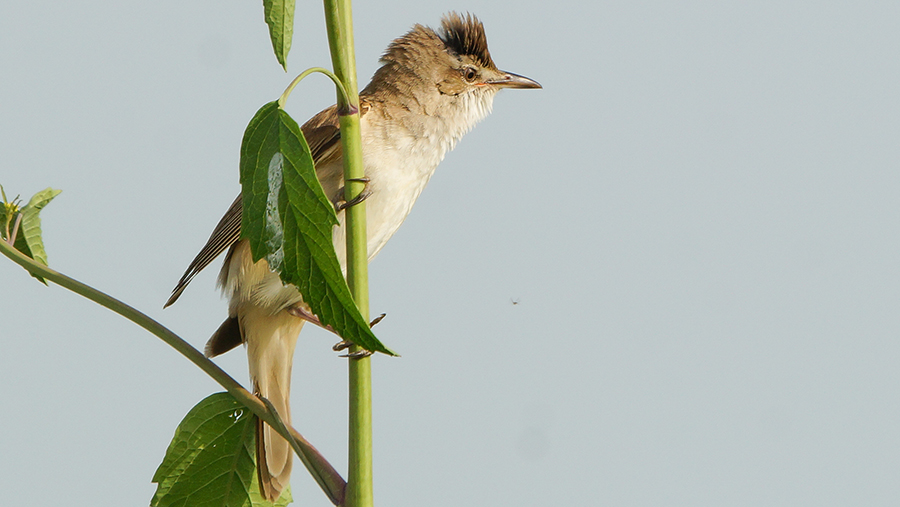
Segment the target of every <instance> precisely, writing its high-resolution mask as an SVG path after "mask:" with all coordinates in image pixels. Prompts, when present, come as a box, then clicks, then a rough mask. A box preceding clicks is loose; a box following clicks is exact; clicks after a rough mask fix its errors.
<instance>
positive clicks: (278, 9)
mask: <svg viewBox="0 0 900 507" xmlns="http://www.w3.org/2000/svg"><path fill="white" fill-rule="evenodd" d="M263 7H264V9H265V12H266V24H267V25H269V38H270V39H272V49H274V50H275V58H277V59H278V63H280V64H281V67H282V68H283V69H284V70H287V56H288V53H289V52H290V51H291V38H292V37H293V35H294V0H263Z"/></svg>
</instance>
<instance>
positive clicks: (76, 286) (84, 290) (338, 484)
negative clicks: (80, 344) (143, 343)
mask: <svg viewBox="0 0 900 507" xmlns="http://www.w3.org/2000/svg"><path fill="white" fill-rule="evenodd" d="M0 252H2V253H3V255H5V256H7V257H9V258H10V259H11V260H12V261H13V262H15V263H16V264H18V265H20V266H22V267H23V268H25V269H26V270H27V271H28V272H30V273H32V274H36V275H39V276H41V277H42V278H44V279H45V280H50V281H51V282H54V283H56V284H57V285H59V286H61V287H64V288H66V289H69V290H70V291H72V292H74V293H76V294H78V295H80V296H83V297H85V298H87V299H90V300H91V301H93V302H95V303H97V304H99V305H100V306H103V307H104V308H108V309H109V310H112V311H113V312H115V313H117V314H119V315H121V316H123V317H125V318H126V319H128V320H130V321H132V322H134V323H135V324H137V325H138V326H140V327H142V328H144V329H146V330H147V331H149V332H150V333H152V334H154V335H156V336H157V337H159V338H160V339H161V340H162V341H164V342H166V343H167V344H169V345H170V346H171V347H172V348H174V349H175V350H177V351H178V352H180V353H181V355H183V356H184V357H186V358H188V360H190V361H191V362H192V363H194V364H196V365H197V366H199V367H200V369H201V370H203V371H204V372H206V374H207V375H209V376H210V377H212V378H213V380H215V381H216V382H218V383H219V385H221V386H222V387H224V388H225V390H227V391H228V392H229V393H230V394H231V395H232V396H234V398H235V399H237V400H238V401H239V402H240V403H242V404H243V405H244V406H246V407H247V408H248V409H250V411H251V412H253V413H254V414H256V416H257V417H259V418H260V419H262V420H264V421H265V422H266V423H268V424H270V425H271V426H272V427H273V428H275V429H276V431H278V433H279V434H280V435H281V436H283V437H284V438H285V439H286V440H287V441H288V442H291V443H292V447H293V448H294V451H295V452H296V453H297V456H299V458H300V461H302V462H303V464H304V465H305V466H306V468H307V469H308V470H309V471H310V473H311V474H312V476H313V478H314V479H315V480H316V482H317V483H318V484H319V486H320V487H321V488H322V490H323V491H325V494H326V495H328V497H329V499H331V501H332V503H334V504H335V505H341V504H342V503H343V501H344V490H345V488H346V483H345V482H344V480H343V479H342V478H341V476H340V474H339V473H338V472H337V471H336V470H335V469H334V467H332V466H331V464H330V463H328V461H327V460H326V459H325V458H324V457H323V456H322V455H321V454H320V453H319V451H318V450H316V448H315V447H313V445H312V444H310V443H309V441H307V440H306V439H305V438H303V436H302V435H300V433H298V432H297V430H295V429H294V428H291V427H285V425H284V424H283V423H281V419H280V418H278V417H277V416H276V415H275V414H273V413H272V412H270V411H269V410H268V409H267V408H266V405H265V404H264V403H263V402H262V401H260V400H259V398H257V397H256V396H254V395H252V394H250V392H249V391H247V390H246V389H244V388H243V386H241V385H240V384H239V383H238V382H237V381H236V380H234V379H233V378H232V377H231V376H230V375H228V373H226V372H225V370H223V369H221V368H219V367H218V366H217V365H216V364H215V363H213V362H212V361H210V360H209V359H208V358H207V357H206V356H204V355H203V354H202V353H201V352H200V351H199V350H197V349H195V348H194V347H193V346H191V344H190V343H188V342H186V341H184V340H183V339H182V338H180V337H179V336H178V335H176V334H175V333H173V332H172V331H170V330H169V329H168V328H166V327H165V326H163V325H162V324H160V323H159V322H157V321H155V320H153V319H152V318H150V317H149V316H147V315H146V314H144V313H142V312H140V311H138V310H136V309H135V308H133V307H131V306H129V305H127V304H125V303H123V302H122V301H119V300H118V299H116V298H114V297H112V296H110V295H108V294H105V293H103V292H100V291H98V290H97V289H95V288H93V287H91V286H89V285H86V284H84V283H81V282H79V281H78V280H75V279H73V278H70V277H68V276H66V275H64V274H62V273H60V272H58V271H54V270H52V269H50V268H49V267H47V266H44V265H43V264H40V263H38V262H35V261H34V260H32V259H31V258H29V257H28V256H26V255H23V254H22V253H21V252H19V251H18V250H16V249H15V248H13V247H12V246H11V245H9V244H7V243H6V242H4V241H0ZM279 423H281V424H279Z"/></svg>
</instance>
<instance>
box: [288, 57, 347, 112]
mask: <svg viewBox="0 0 900 507" xmlns="http://www.w3.org/2000/svg"><path fill="white" fill-rule="evenodd" d="M314 72H318V73H319V74H325V75H326V76H328V78H329V79H331V81H332V82H333V83H334V85H335V86H336V87H337V90H338V96H340V97H342V100H343V101H344V102H345V103H347V104H349V103H350V97H348V96H347V92H346V91H345V90H344V84H343V83H341V80H340V79H338V77H337V76H335V75H334V73H332V72H331V71H330V70H328V69H323V68H322V67H310V68H308V69H306V70H304V71H303V72H301V73H300V75H298V76H297V77H295V78H294V80H293V81H291V84H289V85H288V87H287V88H286V89H285V90H284V93H282V94H281V97H279V98H278V107H280V108H281V109H284V104H285V102H287V99H288V97H289V96H290V95H291V92H293V91H294V88H295V87H296V86H297V85H298V84H300V81H303V78H305V77H306V76H308V75H310V74H312V73H314Z"/></svg>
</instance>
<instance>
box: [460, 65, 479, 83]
mask: <svg viewBox="0 0 900 507" xmlns="http://www.w3.org/2000/svg"><path fill="white" fill-rule="evenodd" d="M463 76H464V77H465V78H466V81H469V82H472V81H475V78H476V77H477V76H478V72H476V71H475V69H474V68H472V67H466V68H465V70H463Z"/></svg>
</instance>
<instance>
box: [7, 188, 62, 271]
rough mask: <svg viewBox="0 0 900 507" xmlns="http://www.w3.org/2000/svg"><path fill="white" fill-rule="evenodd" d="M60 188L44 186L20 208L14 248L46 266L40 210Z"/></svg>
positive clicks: (57, 193)
mask: <svg viewBox="0 0 900 507" xmlns="http://www.w3.org/2000/svg"><path fill="white" fill-rule="evenodd" d="M60 192H62V190H54V189H52V188H46V189H44V190H41V191H40V192H38V193H36V194H34V196H33V197H32V198H31V200H30V201H28V204H26V205H25V207H23V208H22V211H21V213H22V222H21V223H20V224H19V232H18V233H17V234H16V242H15V244H14V247H15V248H16V250H18V251H20V252H22V253H23V254H25V255H27V256H28V257H31V258H32V259H34V260H36V261H37V262H40V263H41V264H43V265H45V266H47V265H48V264H47V252H46V251H45V250H44V240H43V239H42V238H41V216H40V213H41V210H42V209H44V206H46V205H47V203H49V202H50V201H52V200H53V198H54V197H56V196H57V195H59V193H60ZM31 276H33V277H35V278H37V279H38V280H40V281H41V283H43V284H44V285H46V284H47V282H46V281H45V280H44V279H43V278H41V277H40V276H37V275H35V274H34V273H32V274H31Z"/></svg>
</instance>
